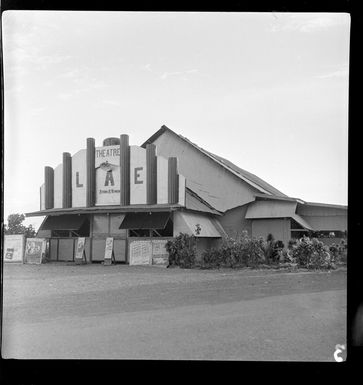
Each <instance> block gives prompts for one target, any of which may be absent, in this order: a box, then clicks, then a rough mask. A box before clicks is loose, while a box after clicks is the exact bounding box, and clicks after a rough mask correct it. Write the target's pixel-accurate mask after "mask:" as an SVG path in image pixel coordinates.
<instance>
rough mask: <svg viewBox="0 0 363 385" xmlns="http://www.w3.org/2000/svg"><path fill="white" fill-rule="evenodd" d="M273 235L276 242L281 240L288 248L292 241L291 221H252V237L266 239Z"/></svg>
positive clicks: (284, 219) (282, 219)
mask: <svg viewBox="0 0 363 385" xmlns="http://www.w3.org/2000/svg"><path fill="white" fill-rule="evenodd" d="M268 234H272V235H273V236H274V238H275V240H276V241H278V240H280V241H282V242H284V245H285V246H287V244H288V242H289V240H290V219H287V218H280V219H277V218H276V219H254V220H252V236H253V237H263V238H264V239H266V237H267V235H268Z"/></svg>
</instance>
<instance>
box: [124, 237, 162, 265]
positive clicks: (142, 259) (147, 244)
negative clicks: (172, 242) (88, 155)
mask: <svg viewBox="0 0 363 385" xmlns="http://www.w3.org/2000/svg"><path fill="white" fill-rule="evenodd" d="M167 242H168V240H167V239H152V240H151V239H150V240H147V239H146V240H140V241H132V242H131V243H130V246H129V256H130V265H157V266H164V267H166V266H168V265H169V253H168V252H167V250H166V247H165V246H166V243H167Z"/></svg>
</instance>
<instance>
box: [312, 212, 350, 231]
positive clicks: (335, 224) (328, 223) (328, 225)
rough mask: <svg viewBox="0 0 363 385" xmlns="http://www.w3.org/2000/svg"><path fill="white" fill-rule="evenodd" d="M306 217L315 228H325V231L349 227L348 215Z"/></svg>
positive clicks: (341, 229)
mask: <svg viewBox="0 0 363 385" xmlns="http://www.w3.org/2000/svg"><path fill="white" fill-rule="evenodd" d="M306 219H307V220H308V221H309V223H310V224H311V226H312V227H313V229H314V230H317V231H318V230H321V231H323V230H325V231H329V230H331V231H334V230H340V231H344V230H347V229H348V218H347V216H341V215H339V216H331V217H328V216H316V217H313V216H306Z"/></svg>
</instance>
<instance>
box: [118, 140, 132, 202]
mask: <svg viewBox="0 0 363 385" xmlns="http://www.w3.org/2000/svg"><path fill="white" fill-rule="evenodd" d="M129 204H130V146H129V136H128V135H126V134H123V135H121V136H120V205H121V206H128V205H129Z"/></svg>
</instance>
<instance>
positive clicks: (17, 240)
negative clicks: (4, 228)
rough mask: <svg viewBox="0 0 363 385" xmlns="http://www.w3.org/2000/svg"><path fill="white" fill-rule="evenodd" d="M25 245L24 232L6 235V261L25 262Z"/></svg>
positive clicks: (4, 254)
mask: <svg viewBox="0 0 363 385" xmlns="http://www.w3.org/2000/svg"><path fill="white" fill-rule="evenodd" d="M24 245H25V237H24V234H13V235H4V249H3V256H4V262H12V263H14V262H17V263H23V259H24Z"/></svg>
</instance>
